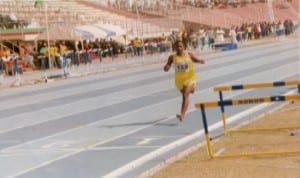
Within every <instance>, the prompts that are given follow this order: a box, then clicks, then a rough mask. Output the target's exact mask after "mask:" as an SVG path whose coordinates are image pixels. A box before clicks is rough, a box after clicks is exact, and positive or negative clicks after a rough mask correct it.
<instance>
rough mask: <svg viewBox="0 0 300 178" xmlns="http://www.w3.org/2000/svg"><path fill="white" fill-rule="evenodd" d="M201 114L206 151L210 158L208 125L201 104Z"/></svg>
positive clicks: (211, 155)
mask: <svg viewBox="0 0 300 178" xmlns="http://www.w3.org/2000/svg"><path fill="white" fill-rule="evenodd" d="M201 114H202V121H203V127H204V132H205V139H206V143H207V151H208V155H209V157H210V158H211V159H212V158H214V155H213V151H212V147H211V143H210V136H209V133H208V126H207V120H206V114H205V108H204V105H201Z"/></svg>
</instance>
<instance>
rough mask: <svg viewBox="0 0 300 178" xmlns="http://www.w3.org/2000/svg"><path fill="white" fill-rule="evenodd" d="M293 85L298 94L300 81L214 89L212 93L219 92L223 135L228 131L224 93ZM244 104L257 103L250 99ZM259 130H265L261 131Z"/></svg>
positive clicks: (227, 86) (226, 86) (225, 86)
mask: <svg viewBox="0 0 300 178" xmlns="http://www.w3.org/2000/svg"><path fill="white" fill-rule="evenodd" d="M295 85H297V87H298V93H300V80H290V81H277V82H270V83H254V84H243V85H224V86H217V87H214V91H216V92H219V98H220V105H219V106H220V109H221V113H222V114H221V115H222V122H223V129H224V133H225V134H226V133H227V132H228V131H229V130H228V129H227V124H226V114H225V107H224V106H225V105H224V104H223V103H224V99H223V92H224V91H232V90H244V89H259V88H267V87H282V86H295ZM266 100H267V99H266ZM245 102H250V103H245V104H255V103H257V101H256V100H252V99H249V100H245ZM280 129H284V128H280ZM289 129H290V128H289ZM261 130H265V129H261ZM231 131H232V130H231ZM236 131H237V130H236ZM239 131H241V130H239Z"/></svg>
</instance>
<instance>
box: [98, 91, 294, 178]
mask: <svg viewBox="0 0 300 178" xmlns="http://www.w3.org/2000/svg"><path fill="white" fill-rule="evenodd" d="M291 93H295V91H290V92H287V93H286V94H291ZM273 104H274V103H271V104H269V103H262V104H259V105H257V106H254V107H251V108H250V109H247V110H245V111H243V112H240V113H238V114H235V115H233V116H231V117H229V118H228V119H227V121H228V122H227V123H228V124H231V123H233V122H236V121H238V120H240V119H243V118H244V117H245V116H248V115H250V114H252V113H254V112H257V111H260V110H262V109H264V108H266V107H267V106H269V105H273ZM222 127H223V123H222V121H219V122H217V123H215V124H213V125H211V126H209V127H208V130H209V131H210V132H211V131H214V130H216V129H218V128H222ZM201 136H204V130H203V129H201V130H200V131H198V132H195V133H193V134H191V135H188V136H186V137H184V138H181V139H179V140H177V141H175V142H172V143H170V144H168V145H166V146H163V147H161V148H159V149H157V150H155V151H153V152H151V153H148V154H147V155H145V156H142V157H140V158H138V159H136V160H134V161H132V162H130V163H128V164H126V165H124V166H122V167H120V168H118V169H116V170H114V171H112V172H110V173H108V174H106V175H104V176H101V177H102V178H111V177H120V176H122V175H124V174H125V173H127V172H129V171H131V170H133V169H135V168H137V167H139V166H141V165H143V164H144V163H146V162H147V161H150V160H152V159H154V158H156V157H158V156H160V155H162V154H164V153H166V152H168V151H171V150H173V149H175V148H176V147H178V146H182V145H184V144H186V143H188V142H190V141H192V140H194V139H198V138H200V137H201Z"/></svg>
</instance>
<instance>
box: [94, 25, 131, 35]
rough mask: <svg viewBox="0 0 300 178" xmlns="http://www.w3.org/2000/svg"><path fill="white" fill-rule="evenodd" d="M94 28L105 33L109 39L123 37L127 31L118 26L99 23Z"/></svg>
mask: <svg viewBox="0 0 300 178" xmlns="http://www.w3.org/2000/svg"><path fill="white" fill-rule="evenodd" d="M94 26H95V27H96V28H99V29H101V30H103V31H105V32H106V33H107V34H108V36H109V37H115V36H121V35H125V34H126V31H125V30H124V29H122V28H121V27H120V26H117V25H112V24H100V23H99V24H95V25H94Z"/></svg>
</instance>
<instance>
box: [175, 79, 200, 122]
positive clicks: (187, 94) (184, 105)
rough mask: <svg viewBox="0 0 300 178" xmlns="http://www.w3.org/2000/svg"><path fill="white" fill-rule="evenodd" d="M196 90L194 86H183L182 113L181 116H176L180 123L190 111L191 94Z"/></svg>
mask: <svg viewBox="0 0 300 178" xmlns="http://www.w3.org/2000/svg"><path fill="white" fill-rule="evenodd" d="M194 90H195V87H194V84H192V85H187V86H183V88H182V90H181V95H182V103H181V112H180V114H177V115H176V117H177V118H178V119H179V120H180V121H182V119H183V118H184V116H185V113H186V111H187V109H188V106H189V102H190V93H192V92H194Z"/></svg>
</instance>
